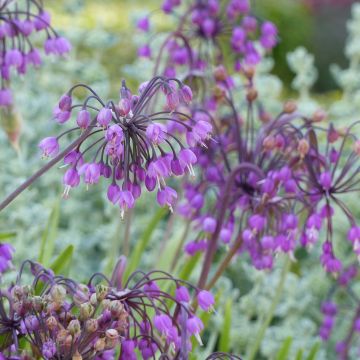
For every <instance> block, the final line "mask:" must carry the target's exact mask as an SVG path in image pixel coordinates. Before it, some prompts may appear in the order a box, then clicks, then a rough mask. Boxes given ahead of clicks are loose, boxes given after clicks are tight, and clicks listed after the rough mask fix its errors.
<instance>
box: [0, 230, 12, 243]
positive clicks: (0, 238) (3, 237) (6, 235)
mask: <svg viewBox="0 0 360 360" xmlns="http://www.w3.org/2000/svg"><path fill="white" fill-rule="evenodd" d="M15 236H16V232H15V231H9V232H4V233H0V241H3V240H7V239H11V238H13V237H15Z"/></svg>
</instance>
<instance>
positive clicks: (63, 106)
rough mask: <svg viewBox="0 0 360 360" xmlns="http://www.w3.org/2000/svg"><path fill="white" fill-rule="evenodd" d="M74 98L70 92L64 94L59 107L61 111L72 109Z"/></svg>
mask: <svg viewBox="0 0 360 360" xmlns="http://www.w3.org/2000/svg"><path fill="white" fill-rule="evenodd" d="M71 105H72V99H71V96H69V94H64V95H63V96H62V97H61V98H60V100H59V109H60V110H61V111H71Z"/></svg>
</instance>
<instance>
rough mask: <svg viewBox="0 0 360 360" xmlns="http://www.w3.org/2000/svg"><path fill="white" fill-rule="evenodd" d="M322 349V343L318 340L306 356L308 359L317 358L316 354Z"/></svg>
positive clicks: (313, 359)
mask: <svg viewBox="0 0 360 360" xmlns="http://www.w3.org/2000/svg"><path fill="white" fill-rule="evenodd" d="M319 349H320V343H319V342H317V343H315V344H314V345H313V347H312V348H311V350H310V352H309V355H308V357H307V358H306V360H315V359H316V354H317V352H318V351H319Z"/></svg>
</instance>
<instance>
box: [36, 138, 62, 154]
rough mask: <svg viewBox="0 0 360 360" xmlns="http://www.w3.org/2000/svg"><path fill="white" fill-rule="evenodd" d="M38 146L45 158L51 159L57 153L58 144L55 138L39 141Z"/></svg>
mask: <svg viewBox="0 0 360 360" xmlns="http://www.w3.org/2000/svg"><path fill="white" fill-rule="evenodd" d="M38 146H39V148H40V149H41V150H42V152H43V156H45V157H48V156H49V157H52V156H55V155H57V154H58V153H59V142H58V140H57V138H56V137H53V136H50V137H46V138H45V139H43V140H41V141H40V143H39V145H38Z"/></svg>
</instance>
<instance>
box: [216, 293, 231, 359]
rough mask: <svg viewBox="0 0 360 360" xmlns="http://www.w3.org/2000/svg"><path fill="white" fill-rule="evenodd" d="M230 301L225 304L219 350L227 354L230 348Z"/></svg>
mask: <svg viewBox="0 0 360 360" xmlns="http://www.w3.org/2000/svg"><path fill="white" fill-rule="evenodd" d="M231 310H232V299H228V300H227V301H226V304H225V313H224V321H223V325H222V331H221V334H220V343H219V350H220V351H222V352H229V348H230V331H231V315H232V312H231Z"/></svg>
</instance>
